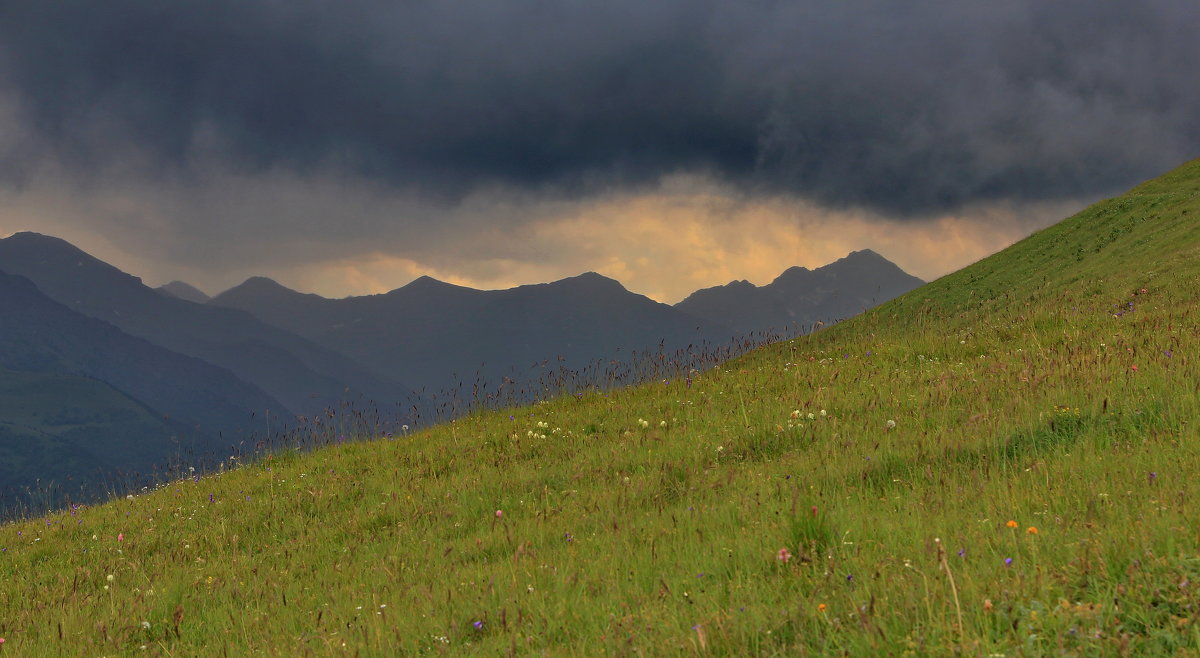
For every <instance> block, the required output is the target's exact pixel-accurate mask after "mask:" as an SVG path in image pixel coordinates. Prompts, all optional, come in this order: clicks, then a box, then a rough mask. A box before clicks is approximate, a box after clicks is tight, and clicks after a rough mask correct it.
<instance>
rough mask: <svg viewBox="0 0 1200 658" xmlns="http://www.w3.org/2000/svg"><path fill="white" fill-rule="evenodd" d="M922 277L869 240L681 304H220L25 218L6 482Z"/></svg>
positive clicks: (783, 319)
mask: <svg viewBox="0 0 1200 658" xmlns="http://www.w3.org/2000/svg"><path fill="white" fill-rule="evenodd" d="M920 283H921V282H920V280H918V279H915V278H913V277H910V276H908V275H907V274H904V273H903V272H902V271H901V270H900V269H899V268H897V267H896V266H894V265H892V264H891V263H890V262H888V261H887V260H886V259H884V258H882V257H881V256H879V255H878V254H875V253H874V252H870V251H860V252H855V253H852V254H850V255H849V256H847V257H846V258H843V259H841V260H839V261H837V262H835V263H832V264H830V265H827V266H825V267H821V268H817V269H816V270H812V271H809V270H806V269H804V268H792V269H790V270H788V271H787V272H784V273H783V274H782V275H780V277H778V278H777V279H776V280H775V281H774V282H772V283H771V284H769V285H766V286H762V287H756V286H753V285H752V284H749V283H747V282H744V281H741V282H733V283H730V284H728V285H726V286H719V287H716V288H709V289H706V290H701V291H697V292H696V293H695V294H693V295H691V296H690V297H688V298H687V299H685V300H684V301H683V302H680V303H679V304H677V305H675V306H673V307H672V306H669V305H666V304H661V303H658V302H655V301H653V300H651V299H648V298H646V297H644V296H642V295H638V294H636V293H633V292H630V291H628V290H626V289H625V288H624V287H623V286H622V285H621V284H620V283H619V282H617V281H614V280H612V279H609V278H607V277H604V276H601V275H599V274H595V273H591V272H589V273H585V274H581V275H579V276H576V277H571V278H567V279H563V280H560V281H555V282H552V283H545V284H537V285H527V286H519V287H516V288H512V289H508V290H490V291H485V290H475V289H471V288H465V287H461V286H456V285H452V284H448V283H444V282H441V281H437V280H435V279H432V278H429V277H421V278H419V279H417V280H415V281H413V282H411V283H409V284H408V285H406V286H403V287H401V288H398V289H396V290H393V291H391V292H388V293H386V294H381V295H369V296H363V297H349V298H345V299H326V298H323V297H320V296H317V295H312V294H304V293H299V292H296V291H294V290H290V289H288V288H286V287H284V286H282V285H280V284H278V283H276V282H274V281H272V280H270V279H266V278H262V277H254V278H251V279H249V280H247V281H246V282H244V283H243V284H241V285H239V286H236V287H234V288H232V289H230V290H227V291H225V292H223V293H221V294H220V295H217V296H216V297H214V298H212V299H208V297H207V295H204V293H202V292H200V291H199V290H196V289H195V288H193V287H191V286H189V285H187V284H185V283H182V282H178V281H176V282H172V283H170V284H167V285H166V286H162V287H160V288H157V289H152V288H149V287H147V286H145V285H144V284H143V283H142V282H141V280H140V279H138V278H136V277H134V276H131V275H129V274H126V273H124V272H121V271H120V270H118V269H116V268H114V267H112V266H110V265H108V264H106V263H103V262H101V261H99V260H97V259H95V258H93V257H92V256H90V255H88V254H86V253H84V252H83V251H81V250H79V249H77V248H75V247H74V246H72V245H71V244H69V243H67V242H66V241H63V240H60V239H58V238H54V237H50V236H45V235H39V234H36V233H18V234H16V235H13V236H12V237H9V238H6V239H2V240H0V304H2V306H3V309H4V315H3V318H0V409H2V410H5V411H4V415H3V418H2V419H0V457H6V458H7V459H6V461H5V464H6V466H5V467H3V468H0V488H12V487H14V486H15V487H24V486H28V485H29V484H30V483H32V482H34V481H36V480H38V479H39V478H41V479H42V480H43V481H44V480H45V479H46V478H57V479H60V480H61V479H65V478H75V479H77V480H86V479H87V478H89V477H92V476H94V475H95V474H96V473H98V472H103V473H112V472H114V471H115V470H118V469H128V470H137V469H146V468H148V467H149V466H151V465H153V464H161V463H162V462H163V461H165V460H167V459H170V458H172V457H178V456H180V455H184V454H192V455H197V456H198V455H201V454H204V453H210V454H217V453H219V452H220V451H221V450H222V449H224V448H226V446H228V445H230V444H233V443H237V442H238V441H239V440H245V439H246V438H247V437H248V436H249V435H250V434H251V433H252V432H255V433H260V434H263V433H266V432H267V431H268V428H270V424H269V423H271V422H272V419H275V420H274V422H275V429H276V431H278V429H279V428H280V427H282V425H283V424H284V423H287V422H291V423H292V424H293V425H294V424H295V420H296V418H297V416H306V417H309V418H313V417H325V415H326V414H327V413H332V414H333V415H334V416H336V415H337V414H338V413H344V412H345V411H346V409H347V407H346V405H347V404H348V403H349V404H353V405H354V406H355V407H356V408H358V409H360V410H361V409H363V408H365V407H368V406H370V407H374V408H376V409H379V410H381V412H380V415H379V418H380V419H383V420H385V421H388V422H394V423H395V424H399V423H401V422H404V423H409V424H412V425H416V424H419V423H425V422H430V421H431V420H434V419H435V417H437V416H438V415H439V414H440V415H441V417H444V416H445V415H446V414H453V413H458V412H461V411H462V410H463V409H464V408H465V406H466V405H467V404H468V403H470V401H471V400H478V399H485V398H489V396H490V399H492V400H509V401H521V400H528V399H530V398H531V397H533V396H536V395H538V394H540V393H542V392H543V389H542V388H541V387H542V386H545V385H546V382H547V381H549V380H552V379H553V378H554V377H556V376H558V377H563V376H564V375H563V374H562V373H566V372H574V373H575V374H574V375H572V377H576V376H577V378H575V379H571V380H570V381H569V382H567V383H566V384H563V383H562V382H561V381H560V383H559V386H563V385H566V386H568V387H569V386H571V385H579V384H582V383H586V382H591V383H597V382H601V383H602V382H604V381H605V379H604V377H605V376H606V373H607V374H608V376H609V377H610V378H611V376H612V375H611V373H612V372H614V371H616V370H620V369H621V368H628V367H629V366H630V364H632V363H635V362H637V361H638V360H639V359H642V360H646V359H649V360H653V358H660V359H661V358H665V357H662V356H661V355H663V354H668V355H669V354H676V355H684V356H682V357H678V356H677V357H675V358H676V359H677V360H676V363H677V364H679V363H684V361H683V360H679V359H684V360H686V359H687V358H693V357H696V356H698V355H700V354H702V353H705V352H706V351H707V352H710V353H711V352H714V351H719V350H721V349H723V348H728V347H729V346H730V345H732V344H733V341H734V339H735V337H737V336H739V335H744V334H747V333H749V332H763V331H767V330H774V331H776V332H780V333H789V334H795V333H801V332H803V331H807V330H809V329H810V328H811V327H812V325H813V323H815V322H817V321H818V320H822V321H826V322H829V321H834V320H838V319H841V318H844V317H848V316H850V315H853V314H855V313H857V312H859V311H861V310H863V309H865V308H868V307H870V306H872V305H874V304H878V303H882V302H883V301H886V300H887V299H890V298H892V297H894V296H896V295H898V294H900V293H902V292H905V291H907V290H909V289H912V288H914V287H916V286H917V285H920ZM651 355H660V356H657V357H653V358H652V357H651ZM610 367H611V368H612V369H610V370H606V369H608V368H610ZM625 372H628V370H626V371H625ZM616 381H623V380H616ZM414 390H419V391H420V392H419V393H414ZM447 391H449V397H448V396H447ZM439 398H440V400H441V402H440V403H439V402H437V400H438V399H439ZM447 399H450V400H452V403H448V402H446V400H447ZM431 400H432V401H433V402H432V403H431ZM447 405H449V406H447Z"/></svg>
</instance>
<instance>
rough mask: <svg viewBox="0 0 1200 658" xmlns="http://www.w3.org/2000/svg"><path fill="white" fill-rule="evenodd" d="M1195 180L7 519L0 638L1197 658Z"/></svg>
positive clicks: (385, 650) (169, 650) (180, 652)
mask: <svg viewBox="0 0 1200 658" xmlns="http://www.w3.org/2000/svg"><path fill="white" fill-rule="evenodd" d="M1198 193H1200V161H1196V162H1192V163H1189V164H1186V165H1184V166H1183V167H1181V168H1180V169H1178V170H1176V171H1174V172H1171V173H1169V174H1167V175H1166V176H1164V177H1162V178H1160V179H1157V180H1154V181H1151V182H1148V183H1146V184H1144V185H1142V186H1140V187H1138V188H1135V189H1134V190H1133V191H1131V192H1130V193H1129V194H1127V195H1125V196H1122V197H1119V198H1117V199H1113V200H1109V201H1105V202H1102V203H1099V204H1097V205H1095V206H1093V207H1091V208H1088V209H1087V210H1085V211H1084V212H1082V213H1080V214H1079V215H1076V216H1075V217H1072V218H1070V219H1068V220H1066V221H1064V222H1062V223H1060V224H1058V225H1056V226H1053V227H1051V228H1049V229H1046V230H1044V231H1041V232H1039V233H1037V234H1035V235H1033V236H1031V237H1030V238H1028V239H1026V240H1024V241H1022V242H1020V243H1018V244H1017V245H1015V246H1013V247H1012V248H1010V249H1007V250H1005V251H1003V252H1001V253H999V254H996V255H994V256H992V257H990V258H988V259H986V260H984V261H981V262H980V263H977V264H975V265H973V266H971V267H968V268H966V269H964V270H962V271H960V272H957V273H955V274H953V275H950V276H947V277H945V278H943V279H940V280H938V281H935V282H933V283H931V284H929V285H927V286H925V287H923V288H920V289H918V290H916V291H914V292H913V293H911V294H908V295H906V296H904V297H901V298H899V299H897V300H894V301H893V302H890V303H888V304H885V305H883V306H881V307H879V308H877V309H875V310H873V311H871V312H869V313H867V314H864V315H862V316H860V317H857V318H854V319H853V320H850V321H847V322H844V323H842V324H839V325H836V326H833V327H830V328H828V329H826V330H824V331H822V332H820V333H818V334H816V335H813V336H810V337H807V338H802V339H797V340H793V341H789V342H785V343H778V344H775V345H772V346H769V347H766V348H763V349H759V350H757V351H755V352H753V353H751V354H749V355H747V356H745V357H743V358H740V359H738V360H735V361H733V362H730V363H727V364H725V365H723V366H721V367H719V368H716V369H714V370H711V371H709V372H706V373H704V374H703V375H700V376H697V377H696V378H695V379H694V382H693V383H692V385H691V386H689V385H688V384H687V383H686V382H685V380H683V379H677V380H672V381H670V382H669V383H667V382H658V383H651V384H647V385H644V386H640V387H636V388H630V389H626V390H620V391H615V392H613V393H611V394H609V395H601V394H599V393H589V394H586V395H583V396H580V397H578V398H576V397H566V398H562V399H557V400H554V401H551V402H548V403H543V404H539V405H536V406H533V407H529V408H522V409H516V410H505V411H497V412H486V413H477V414H474V415H472V416H469V417H466V418H462V419H459V420H457V421H455V422H453V423H448V424H445V425H443V426H440V427H436V428H433V429H431V430H428V431H424V432H421V433H415V434H412V435H409V436H402V437H395V438H393V439H391V440H379V441H370V442H361V443H347V444H344V445H340V446H335V447H330V448H326V449H322V450H318V451H316V452H313V453H310V454H282V455H276V456H274V457H273V458H270V459H266V460H263V461H260V462H257V463H252V464H246V465H237V464H232V465H231V468H230V469H229V470H228V471H227V472H225V473H222V474H220V475H212V476H205V477H201V478H199V479H198V480H186V481H182V482H176V483H172V484H170V485H168V486H165V487H162V488H161V489H159V490H157V491H154V492H150V493H147V494H145V495H140V496H136V497H134V498H132V499H129V500H117V501H114V502H112V503H110V504H107V505H103V506H97V507H90V508H83V509H79V510H76V511H75V512H74V513H70V512H68V513H61V514H57V515H53V516H50V517H46V518H42V519H36V520H32V521H29V522H24V523H17V524H10V525H6V526H3V527H0V548H3V549H4V550H3V552H2V553H0V579H2V582H3V587H4V592H5V596H4V598H3V601H2V602H0V636H3V637H4V638H5V639H6V641H7V642H6V644H5V645H3V647H0V651H3V652H11V653H12V654H13V655H67V656H74V655H162V656H192V655H206V656H208V655H225V654H227V655H247V654H253V655H268V656H293V655H316V656H325V655H362V656H387V655H397V654H415V655H421V654H431V655H432V654H453V655H461V654H479V655H498V654H515V655H529V654H542V653H545V654H549V655H598V654H616V655H661V654H668V655H675V654H681V653H683V654H689V653H695V654H703V653H710V654H718V655H788V656H791V655H804V654H806V653H807V654H815V655H823V654H834V653H845V654H849V655H905V654H907V655H920V656H926V655H952V654H964V655H990V654H1004V655H1009V656H1014V655H1046V654H1055V655H1060V654H1061V655H1088V656H1090V655H1121V654H1141V655H1170V654H1174V655H1200V626H1198V625H1197V623H1196V616H1197V613H1198V612H1200V610H1198V607H1197V606H1200V530H1198V529H1197V526H1196V523H1195V521H1196V519H1197V518H1200V477H1197V476H1198V475H1200V440H1198V439H1200V437H1198V436H1197V427H1198V426H1200V401H1198V400H1200V363H1198V361H1197V357H1198V351H1197V348H1198V347H1200V199H1198V197H1197V194H1198ZM810 414H811V417H810ZM642 421H645V422H642ZM888 421H894V423H895V426H894V428H889V422H888ZM497 510H502V511H503V515H502V516H500V517H497V514H496V512H497ZM1010 521H1012V522H1014V523H1009V522H1010ZM1010 526H1014V527H1010ZM118 536H120V537H121V538H122V539H121V540H120V541H118ZM781 548H786V549H788V553H789V554H790V556H791V557H790V559H789V560H788V561H787V562H786V563H784V562H782V561H780V559H779V554H780V553H779V552H780V549H781ZM110 577H111V580H110ZM960 619H961V624H960V622H959V620H960Z"/></svg>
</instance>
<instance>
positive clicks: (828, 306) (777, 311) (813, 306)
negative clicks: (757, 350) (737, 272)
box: [675, 249, 924, 333]
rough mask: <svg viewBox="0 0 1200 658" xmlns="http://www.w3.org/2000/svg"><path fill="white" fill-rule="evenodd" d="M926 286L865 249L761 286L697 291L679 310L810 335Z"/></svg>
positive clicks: (737, 325) (745, 329) (743, 328)
mask: <svg viewBox="0 0 1200 658" xmlns="http://www.w3.org/2000/svg"><path fill="white" fill-rule="evenodd" d="M923 283H924V282H923V281H921V280H920V279H918V278H916V277H914V276H911V275H909V274H908V273H906V272H904V270H901V269H900V268H899V267H897V266H896V265H895V264H893V263H892V262H891V261H889V260H887V259H886V258H884V257H883V256H880V255H879V254H877V253H875V252H874V251H871V250H870V249H863V250H862V251H853V252H851V253H850V254H849V255H848V256H846V257H845V258H841V259H838V260H837V261H835V262H833V263H830V264H828V265H825V266H823V267H818V268H817V269H815V270H809V269H807V268H803V267H792V268H789V269H788V270H786V271H785V272H784V273H783V274H780V275H779V276H778V277H776V278H775V280H774V281H772V282H771V283H769V284H767V285H765V286H761V287H760V286H755V285H754V284H752V283H750V282H748V281H733V282H731V283H728V284H726V285H723V286H717V287H714V288H705V289H703V290H697V291H696V292H694V293H692V294H691V295H689V296H688V297H687V298H686V299H684V300H683V301H681V302H679V303H678V304H676V305H675V308H677V309H679V310H681V311H684V312H685V313H689V314H691V315H694V316H696V317H698V318H703V319H705V320H708V321H709V322H713V323H720V324H725V325H727V326H729V327H731V328H733V329H734V330H736V331H738V332H742V333H749V332H755V331H767V330H774V331H780V332H784V333H791V332H795V331H800V332H807V331H810V330H811V329H812V327H813V326H814V325H815V324H816V323H817V322H831V321H836V320H842V319H844V318H848V317H850V316H853V315H857V314H858V313H861V312H862V311H864V310H866V309H869V308H872V307H874V306H877V305H879V304H882V303H883V302H886V301H888V300H890V299H892V298H894V297H897V296H899V295H901V294H904V293H906V292H908V291H909V290H913V289H915V288H917V287H919V286H921V285H922V284H923Z"/></svg>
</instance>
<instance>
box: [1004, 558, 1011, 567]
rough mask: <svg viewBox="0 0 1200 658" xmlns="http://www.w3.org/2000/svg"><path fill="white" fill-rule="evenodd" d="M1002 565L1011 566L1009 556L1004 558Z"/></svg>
mask: <svg viewBox="0 0 1200 658" xmlns="http://www.w3.org/2000/svg"><path fill="white" fill-rule="evenodd" d="M1004 566H1006V567H1009V566H1012V558H1011V557H1006V558H1004Z"/></svg>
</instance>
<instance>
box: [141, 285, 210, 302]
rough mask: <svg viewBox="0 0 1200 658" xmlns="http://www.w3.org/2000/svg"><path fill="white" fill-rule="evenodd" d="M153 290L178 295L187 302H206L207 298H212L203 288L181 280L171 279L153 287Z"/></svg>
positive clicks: (173, 295)
mask: <svg viewBox="0 0 1200 658" xmlns="http://www.w3.org/2000/svg"><path fill="white" fill-rule="evenodd" d="M155 290H157V291H158V292H160V293H162V294H164V295H170V296H172V297H178V298H179V299H186V300H187V301H189V302H196V303H197V304H206V303H208V300H210V299H212V298H211V297H209V296H208V295H206V294H205V293H204V291H203V290H200V289H199V288H197V287H195V286H192V285H190V284H187V283H184V282H183V281H172V282H170V283H168V284H166V285H161V286H159V287H157V288H155Z"/></svg>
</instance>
